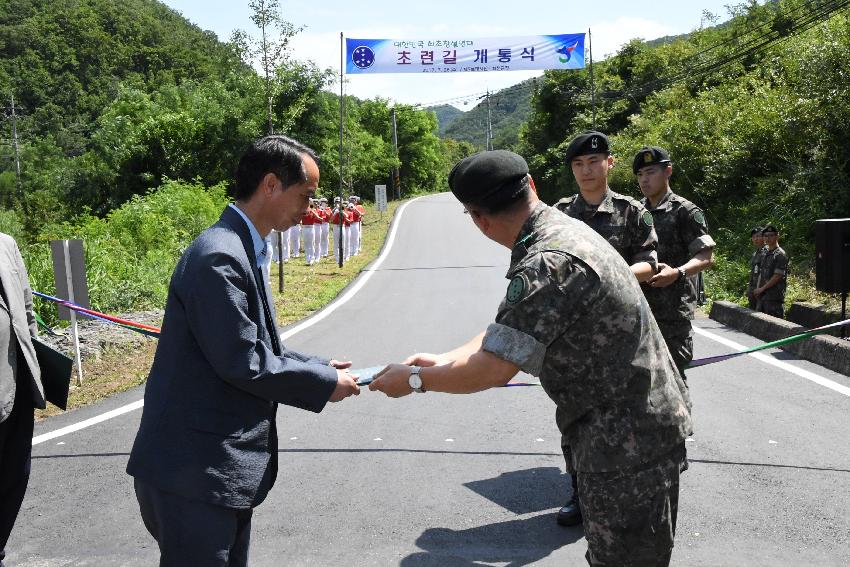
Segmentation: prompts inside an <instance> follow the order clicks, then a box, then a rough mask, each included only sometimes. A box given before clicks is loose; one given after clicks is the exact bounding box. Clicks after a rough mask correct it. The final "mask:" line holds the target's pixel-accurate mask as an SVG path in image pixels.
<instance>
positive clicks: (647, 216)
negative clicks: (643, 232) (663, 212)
mask: <svg viewBox="0 0 850 567" xmlns="http://www.w3.org/2000/svg"><path fill="white" fill-rule="evenodd" d="M640 218H641V220H643V224H645V225H646V226H652V224H653V223H652V213H650V212H649V211H644V212H643V214H642V215H641V216H640Z"/></svg>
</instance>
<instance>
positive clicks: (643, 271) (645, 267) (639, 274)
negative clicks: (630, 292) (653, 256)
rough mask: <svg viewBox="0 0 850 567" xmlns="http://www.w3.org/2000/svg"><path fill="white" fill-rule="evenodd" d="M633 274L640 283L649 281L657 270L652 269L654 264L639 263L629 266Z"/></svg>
mask: <svg viewBox="0 0 850 567" xmlns="http://www.w3.org/2000/svg"><path fill="white" fill-rule="evenodd" d="M629 268H630V269H631V270H632V273H633V274H634V275H635V277H636V278H637V281H638V282H645V281H648V280H649V278H651V277H652V276H654V275H655V270H653V269H652V264H650V263H649V262H637V263H636V264H632V265H631V266H629Z"/></svg>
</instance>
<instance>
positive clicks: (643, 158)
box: [632, 146, 670, 173]
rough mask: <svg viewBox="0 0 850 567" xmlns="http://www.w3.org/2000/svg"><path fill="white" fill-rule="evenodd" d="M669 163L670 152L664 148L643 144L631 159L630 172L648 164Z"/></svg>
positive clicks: (635, 171)
mask: <svg viewBox="0 0 850 567" xmlns="http://www.w3.org/2000/svg"><path fill="white" fill-rule="evenodd" d="M656 164H664V165H669V164H670V154H668V153H667V151H666V150H665V149H664V148H659V147H658V146H644V147H642V148H641V149H640V150H638V153H636V154H635V159H634V160H632V172H634V173H637V172H638V171H640V168H642V167H646V166H648V165H656Z"/></svg>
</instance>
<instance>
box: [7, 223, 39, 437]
mask: <svg viewBox="0 0 850 567" xmlns="http://www.w3.org/2000/svg"><path fill="white" fill-rule="evenodd" d="M0 284H2V286H3V295H4V296H5V297H6V301H3V297H2V296H0V309H3V310H5V311H6V312H8V314H9V318H10V319H11V321H12V325H11V327H6V326H5V325H0V422H3V421H5V419H6V418H7V417H8V416H9V414H10V413H12V407H13V406H14V404H15V396H16V395H29V394H30V393H29V392H18V391H17V384H16V380H15V378H16V376H15V374H16V372H27V374H28V375H29V377H30V380H29V382H30V385H31V387H32V399H33V404H34V405H35V407H38V408H43V407H45V401H44V387H43V386H42V385H41V371H40V370H39V367H38V360H37V359H36V356H35V348H34V347H33V345H32V340H31V339H30V336H33V337H34V336H37V335H38V327H37V325H36V322H35V316H34V315H33V312H32V290H31V289H30V282H29V277H28V276H27V269H26V268H25V267H24V260H23V258H21V252H20V251H19V250H18V245H17V244H16V243H15V239H14V238H12V237H11V236H9V235H8V234H3V233H0ZM18 347H20V350H18V353H20V354H23V357H21V356H18V357H17V364H16V368H13V367H12V365H11V364H10V359H9V356H7V353H8V352H10V351H11V350H12V349H17V348H18Z"/></svg>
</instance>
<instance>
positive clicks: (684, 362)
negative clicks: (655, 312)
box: [658, 319, 694, 380]
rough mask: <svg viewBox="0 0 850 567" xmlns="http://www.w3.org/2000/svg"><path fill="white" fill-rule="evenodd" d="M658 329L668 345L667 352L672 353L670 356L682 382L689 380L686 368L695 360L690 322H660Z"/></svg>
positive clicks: (686, 320)
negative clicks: (686, 375)
mask: <svg viewBox="0 0 850 567" xmlns="http://www.w3.org/2000/svg"><path fill="white" fill-rule="evenodd" d="M658 328H659V329H661V335H662V336H663V337H664V342H665V343H667V350H669V351H670V356H672V357H673V363H674V364H675V365H676V368H677V369H678V370H679V374H681V376H682V380H687V378H686V377H685V368H687V366H688V364H690V363H691V361H692V360H693V359H694V338H693V330H692V329H691V322H690V320H689V319H685V320H684V321H675V322H667V321H658Z"/></svg>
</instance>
